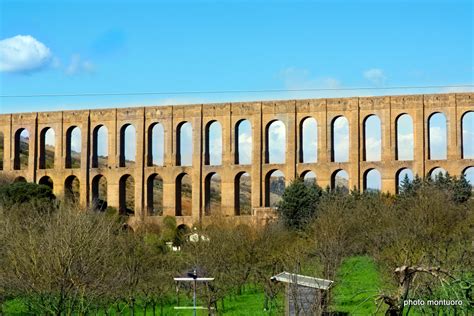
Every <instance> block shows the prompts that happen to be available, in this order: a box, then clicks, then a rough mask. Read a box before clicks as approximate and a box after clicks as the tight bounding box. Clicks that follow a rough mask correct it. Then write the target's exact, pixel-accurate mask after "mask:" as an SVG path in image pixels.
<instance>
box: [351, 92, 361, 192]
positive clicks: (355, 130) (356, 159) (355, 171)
mask: <svg viewBox="0 0 474 316" xmlns="http://www.w3.org/2000/svg"><path fill="white" fill-rule="evenodd" d="M351 101H352V102H353V104H349V107H350V109H351V110H350V112H349V115H350V116H349V117H348V121H349V167H348V169H349V170H348V173H349V190H352V189H353V188H354V187H356V188H357V189H359V190H361V189H362V185H361V184H362V183H361V175H360V167H359V163H360V160H361V156H360V153H359V150H360V148H361V146H360V144H361V143H360V142H359V138H360V137H361V135H362V133H361V129H360V128H359V127H360V124H361V119H360V114H359V104H358V102H359V100H358V99H351ZM352 102H351V103H352Z"/></svg>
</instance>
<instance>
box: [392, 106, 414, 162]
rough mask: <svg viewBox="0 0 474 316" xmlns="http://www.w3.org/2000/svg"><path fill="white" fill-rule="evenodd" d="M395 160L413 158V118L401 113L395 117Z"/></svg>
mask: <svg viewBox="0 0 474 316" xmlns="http://www.w3.org/2000/svg"><path fill="white" fill-rule="evenodd" d="M396 128H397V133H396V137H397V152H396V154H397V160H413V155H414V154H413V153H414V136H413V135H414V134H413V120H412V118H411V116H410V115H408V114H402V115H400V116H399V117H398V118H397V127H396Z"/></svg>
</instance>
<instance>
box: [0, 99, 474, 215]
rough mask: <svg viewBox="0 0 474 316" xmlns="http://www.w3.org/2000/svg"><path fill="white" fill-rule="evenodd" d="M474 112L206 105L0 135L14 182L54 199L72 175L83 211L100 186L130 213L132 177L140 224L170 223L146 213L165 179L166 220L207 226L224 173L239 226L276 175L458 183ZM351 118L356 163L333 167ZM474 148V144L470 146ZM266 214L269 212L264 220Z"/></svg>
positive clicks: (453, 102) (25, 122)
mask: <svg viewBox="0 0 474 316" xmlns="http://www.w3.org/2000/svg"><path fill="white" fill-rule="evenodd" d="M472 111H474V93H459V94H454V93H452V94H430V95H401V96H382V97H351V98H331V99H307V100H289V101H286V100H285V101H264V102H242V103H222V104H200V105H179V106H150V107H134V108H119V109H98V110H96V109H95V110H81V111H58V112H38V113H18V114H3V115H0V132H1V133H3V135H4V152H3V171H2V173H4V174H8V175H10V176H13V177H15V178H18V177H23V178H25V179H26V180H27V181H31V182H40V181H41V179H42V178H44V177H45V176H48V177H49V178H50V179H51V180H52V182H53V183H54V186H53V191H54V193H55V194H56V195H62V194H63V193H64V190H65V185H66V183H67V181H68V179H70V178H71V176H75V177H76V178H77V179H78V180H79V183H80V186H79V192H80V195H79V196H80V197H79V199H80V203H81V204H82V205H90V204H91V203H92V200H93V198H94V192H93V191H94V190H97V189H94V188H93V186H94V184H93V183H94V181H95V180H94V179H97V177H98V176H103V177H105V178H106V179H107V193H106V196H107V201H108V205H109V206H114V207H117V208H119V207H123V204H124V199H125V197H123V195H124V193H123V192H124V191H123V189H122V188H121V186H122V185H123V184H122V182H121V179H123V177H124V176H127V175H129V176H132V177H133V178H134V181H135V189H134V196H135V213H134V214H135V215H134V216H133V218H134V219H135V220H138V221H159V220H160V218H162V216H150V215H149V214H148V212H147V211H146V210H147V201H149V197H148V196H147V195H148V194H150V192H149V190H146V189H145V188H146V186H147V183H148V181H147V179H149V177H150V176H152V175H155V174H158V175H160V176H161V178H162V181H163V182H162V183H163V185H162V188H163V189H162V190H163V193H162V194H163V201H162V205H163V215H172V216H176V217H177V219H178V222H181V223H187V224H190V223H193V222H196V221H199V220H201V219H203V218H205V212H204V208H205V205H204V204H205V203H206V194H208V190H207V188H206V178H207V176H208V175H209V174H212V173H218V174H219V175H220V177H221V196H222V198H221V212H222V213H223V214H225V215H228V216H235V217H236V218H242V220H244V219H243V217H245V218H247V220H255V218H257V217H258V216H259V215H258V214H265V207H266V206H269V205H268V203H269V197H268V195H269V186H270V184H269V178H268V177H269V174H270V173H271V172H272V171H274V170H280V171H281V172H283V174H284V175H285V181H286V182H287V183H288V182H289V181H291V180H292V179H293V178H295V177H298V176H301V175H302V174H304V173H305V172H307V171H312V172H314V173H315V174H316V177H317V183H318V184H319V185H320V186H323V187H325V186H328V185H329V186H331V185H332V186H333V185H334V174H335V172H337V171H338V170H341V169H343V170H345V171H346V172H347V173H348V176H349V186H350V187H351V188H352V187H356V188H359V189H364V177H365V175H366V173H367V171H368V170H371V169H377V170H378V171H379V172H380V174H381V188H382V191H389V192H395V191H396V189H397V186H398V183H397V182H398V181H397V174H398V173H399V172H400V170H403V169H404V168H409V169H411V170H412V171H413V173H414V174H419V175H429V173H430V172H431V171H432V170H433V169H434V168H436V167H442V168H444V169H445V170H447V171H448V172H449V173H450V174H456V175H458V174H460V173H461V172H463V171H464V170H465V169H466V168H468V167H470V166H474V159H472V157H469V159H468V158H466V157H463V154H462V153H463V149H462V144H463V141H464V142H465V141H466V140H463V139H462V137H463V136H462V126H461V122H462V118H463V116H464V115H465V114H466V113H468V112H472ZM438 112H440V113H443V114H444V115H445V116H446V122H447V124H446V125H447V159H445V160H432V159H430V157H429V146H428V143H429V135H428V134H429V133H428V129H427V128H428V127H427V126H428V125H427V122H428V120H429V118H430V116H431V115H433V114H434V113H438ZM402 114H408V115H410V116H411V118H412V119H413V134H414V153H413V160H410V161H401V160H398V159H397V133H396V127H397V118H399V117H400V116H401V115H402ZM371 115H377V116H378V117H379V118H380V122H381V142H382V152H381V160H380V161H365V159H364V147H365V146H364V121H365V119H366V118H367V117H369V116H371ZM340 116H344V117H346V118H347V119H348V121H349V135H350V136H349V144H350V150H349V159H348V161H347V162H335V161H334V159H333V158H334V154H333V153H334V150H333V149H334V144H333V141H332V140H333V136H332V135H333V134H332V133H333V122H334V120H335V119H336V118H338V117H340ZM309 117H312V118H314V119H315V120H316V122H317V128H318V133H317V135H318V137H317V138H318V139H317V152H318V159H317V162H316V163H302V162H301V161H302V159H301V155H302V148H301V147H302V140H301V137H302V133H301V128H302V122H303V120H305V119H306V118H309ZM242 120H248V121H249V122H250V124H251V130H252V156H251V163H250V164H246V165H243V164H239V162H238V159H237V158H236V157H237V151H238V148H237V147H238V142H237V141H236V133H237V126H238V124H239V122H241V121H242ZM275 120H280V121H281V122H283V123H284V125H285V128H286V157H285V158H286V159H285V163H283V164H274V163H269V162H268V159H267V157H268V145H269V141H268V126H269V124H270V123H272V122H273V121H275ZM215 121H218V122H219V123H220V125H221V126H222V163H221V165H217V166H212V165H209V164H208V163H207V160H208V159H206V157H207V155H208V154H207V153H206V148H207V147H208V146H207V145H206V144H207V142H208V141H207V140H206V137H208V136H207V135H206V133H207V132H208V126H209V124H210V123H212V122H215ZM184 122H189V123H191V126H192V131H193V133H192V141H193V156H192V166H180V163H179V158H178V157H179V144H178V141H177V139H178V137H179V128H180V126H182V124H183V123H184ZM155 123H160V124H162V126H163V129H164V143H163V146H164V164H163V166H154V165H150V163H149V161H150V155H151V153H150V152H149V150H150V148H151V144H150V142H151V141H153V140H152V137H151V135H150V133H151V128H150V127H151V126H153V124H155ZM130 124H131V125H133V126H134V127H135V129H136V162H135V164H134V165H133V166H123V165H124V164H123V163H122V162H123V155H124V150H123V146H124V141H123V137H124V133H123V127H124V126H127V125H130ZM99 126H106V127H107V130H108V166H107V167H96V166H97V163H96V160H97V153H96V152H95V151H96V150H97V144H96V142H97V135H96V130H97V128H98V127H99ZM74 127H79V128H80V130H81V151H80V155H81V157H80V160H81V166H80V167H78V168H74V167H71V164H70V163H68V159H70V154H68V153H67V151H68V150H70V147H71V146H70V144H68V143H69V142H70V140H68V137H70V135H69V134H70V130H71V128H74ZM47 128H52V129H54V131H55V144H56V145H55V149H54V151H55V154H54V168H51V169H46V168H45V166H44V163H43V162H42V159H44V158H42V157H41V155H40V151H41V146H43V145H44V144H43V142H44V141H42V140H41V137H42V136H41V135H43V131H44V130H45V129H47ZM22 129H26V130H28V132H29V139H30V141H29V143H28V151H29V153H30V154H29V156H28V167H27V168H26V169H24V170H17V169H19V166H18V164H19V162H18V160H19V157H17V156H18V151H19V147H20V144H19V140H18V137H19V136H18V135H19V131H20V130H22ZM471 141H474V140H471ZM244 172H245V173H248V175H250V179H251V206H252V209H253V211H252V215H253V216H252V215H250V216H248V215H246V216H237V214H239V210H238V209H237V208H238V204H239V203H238V202H237V201H238V198H236V194H238V191H239V190H238V189H237V188H236V185H237V180H236V179H238V177H239V176H240V175H241V174H242V173H244ZM182 174H187V175H189V176H190V178H191V181H192V199H191V201H192V203H191V206H192V213H191V214H187V215H186V216H180V215H183V214H179V211H178V210H177V207H176V206H177V205H178V204H179V203H180V202H179V201H178V195H180V194H181V193H180V192H179V190H178V189H177V187H176V185H177V183H178V182H179V179H180V177H181V175H182ZM259 212H261V213H259Z"/></svg>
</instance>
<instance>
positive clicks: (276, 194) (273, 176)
mask: <svg viewBox="0 0 474 316" xmlns="http://www.w3.org/2000/svg"><path fill="white" fill-rule="evenodd" d="M284 192H285V175H284V174H283V172H281V171H280V170H273V171H270V172H269V173H268V174H267V176H266V177H265V206H266V207H275V206H277V205H278V203H279V202H280V201H281V198H282V196H283V193H284Z"/></svg>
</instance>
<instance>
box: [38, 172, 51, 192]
mask: <svg viewBox="0 0 474 316" xmlns="http://www.w3.org/2000/svg"><path fill="white" fill-rule="evenodd" d="M38 184H41V185H46V186H48V187H49V188H50V189H51V191H52V190H53V188H54V183H53V180H52V179H51V178H50V177H48V176H44V177H42V178H41V179H39V181H38Z"/></svg>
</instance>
